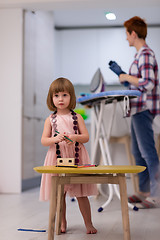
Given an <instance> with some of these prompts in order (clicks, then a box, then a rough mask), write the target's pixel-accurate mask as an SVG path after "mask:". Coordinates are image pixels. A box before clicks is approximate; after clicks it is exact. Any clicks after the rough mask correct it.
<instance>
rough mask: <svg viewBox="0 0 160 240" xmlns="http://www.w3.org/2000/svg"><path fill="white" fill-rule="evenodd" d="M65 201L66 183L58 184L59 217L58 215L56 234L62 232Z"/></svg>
mask: <svg viewBox="0 0 160 240" xmlns="http://www.w3.org/2000/svg"><path fill="white" fill-rule="evenodd" d="M63 202H64V185H63V184H59V185H58V196H57V217H56V234H57V235H59V234H60V233H61V219H62V212H63Z"/></svg>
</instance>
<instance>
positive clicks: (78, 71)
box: [56, 27, 160, 84]
mask: <svg viewBox="0 0 160 240" xmlns="http://www.w3.org/2000/svg"><path fill="white" fill-rule="evenodd" d="M56 34H57V36H56V41H57V45H56V46H57V54H56V56H57V57H56V61H57V66H56V77H57V76H60V75H63V76H65V77H68V78H69V79H70V80H71V81H72V82H73V83H75V84H77V83H82V84H87V83H88V84H89V83H90V82H91V79H92V77H93V75H94V73H95V71H96V70H97V68H98V67H100V69H101V71H102V74H103V76H104V79H105V81H106V82H107V83H110V84H112V83H118V82H119V81H118V78H117V76H116V75H115V74H114V73H113V72H112V71H111V70H110V69H109V68H108V62H109V61H110V60H115V61H117V63H118V64H119V65H120V66H121V67H122V69H123V70H124V71H126V72H128V70H129V67H130V64H131V63H132V61H133V57H134V54H135V49H134V48H130V47H129V45H128V42H127V41H126V34H125V29H124V28H106V29H79V30H78V29H77V30H75V29H73V30H61V31H58V30H57V31H56ZM159 38H160V28H158V27H156V28H149V29H148V37H147V43H148V44H149V45H150V47H151V48H152V49H153V50H154V51H155V54H156V57H157V60H158V62H159V63H160V45H159ZM159 65H160V64H159Z"/></svg>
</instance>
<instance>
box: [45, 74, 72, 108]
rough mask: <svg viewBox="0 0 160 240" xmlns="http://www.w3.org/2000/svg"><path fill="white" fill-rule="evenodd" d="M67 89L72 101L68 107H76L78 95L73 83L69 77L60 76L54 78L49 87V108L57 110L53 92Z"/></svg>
mask: <svg viewBox="0 0 160 240" xmlns="http://www.w3.org/2000/svg"><path fill="white" fill-rule="evenodd" d="M65 91H66V92H68V93H69V95H70V103H69V106H68V109H70V110H71V109H72V110H73V109H74V108H75V107H76V95H75V91H74V87H73V84H72V83H71V82H70V81H69V80H68V79H67V78H63V77H60V78H57V79H56V80H54V81H53V82H52V83H51V85H50V87H49V91H48V96H47V106H48V108H49V110H51V111H55V110H56V106H55V105H54V103H53V94H55V93H59V92H65Z"/></svg>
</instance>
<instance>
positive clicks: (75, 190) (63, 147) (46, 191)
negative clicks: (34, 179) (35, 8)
mask: <svg viewBox="0 0 160 240" xmlns="http://www.w3.org/2000/svg"><path fill="white" fill-rule="evenodd" d="M56 120H57V122H56V124H57V130H58V132H60V133H69V134H74V133H75V132H74V130H73V119H72V115H71V113H68V114H65V115H58V114H57V118H56ZM50 122H51V126H52V137H53V136H54V134H55V132H54V128H53V123H52V114H51V115H50ZM59 146H60V151H61V157H62V158H63V157H64V158H74V157H75V145H74V144H71V145H68V144H67V143H66V142H65V141H63V142H61V143H59ZM56 159H57V155H56V144H53V145H51V146H50V148H49V150H48V152H47V155H46V158H45V162H44V166H54V165H56ZM89 163H90V159H89V155H88V152H87V150H86V148H85V146H84V145H83V144H81V143H80V144H79V164H80V165H81V164H89ZM51 176H52V175H51V174H42V179H41V187H40V200H41V201H48V200H49V199H50V191H51ZM64 191H65V192H67V193H68V194H69V196H70V197H83V196H90V195H97V193H98V192H97V187H96V185H95V184H67V185H65V187H64Z"/></svg>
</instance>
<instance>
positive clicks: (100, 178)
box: [34, 165, 145, 240]
mask: <svg viewBox="0 0 160 240" xmlns="http://www.w3.org/2000/svg"><path fill="white" fill-rule="evenodd" d="M34 170H35V171H36V172H39V173H46V174H57V175H56V176H53V175H52V180H51V196H50V210H49V229H48V240H54V231H55V218H56V234H60V233H61V217H62V210H63V196H64V185H65V184H78V183H81V184H83V183H91V184H98V183H101V184H106V183H107V184H108V183H109V184H118V185H119V189H120V199H121V212H122V223H123V235H124V240H130V226H129V214H128V205H127V202H128V200H127V189H126V178H125V173H139V172H142V171H144V170H145V167H142V166H122V165H121V166H106V165H105V166H98V167H87V168H85V167H84V168H69V167H56V166H40V167H35V168H34ZM56 214H57V215H56Z"/></svg>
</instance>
